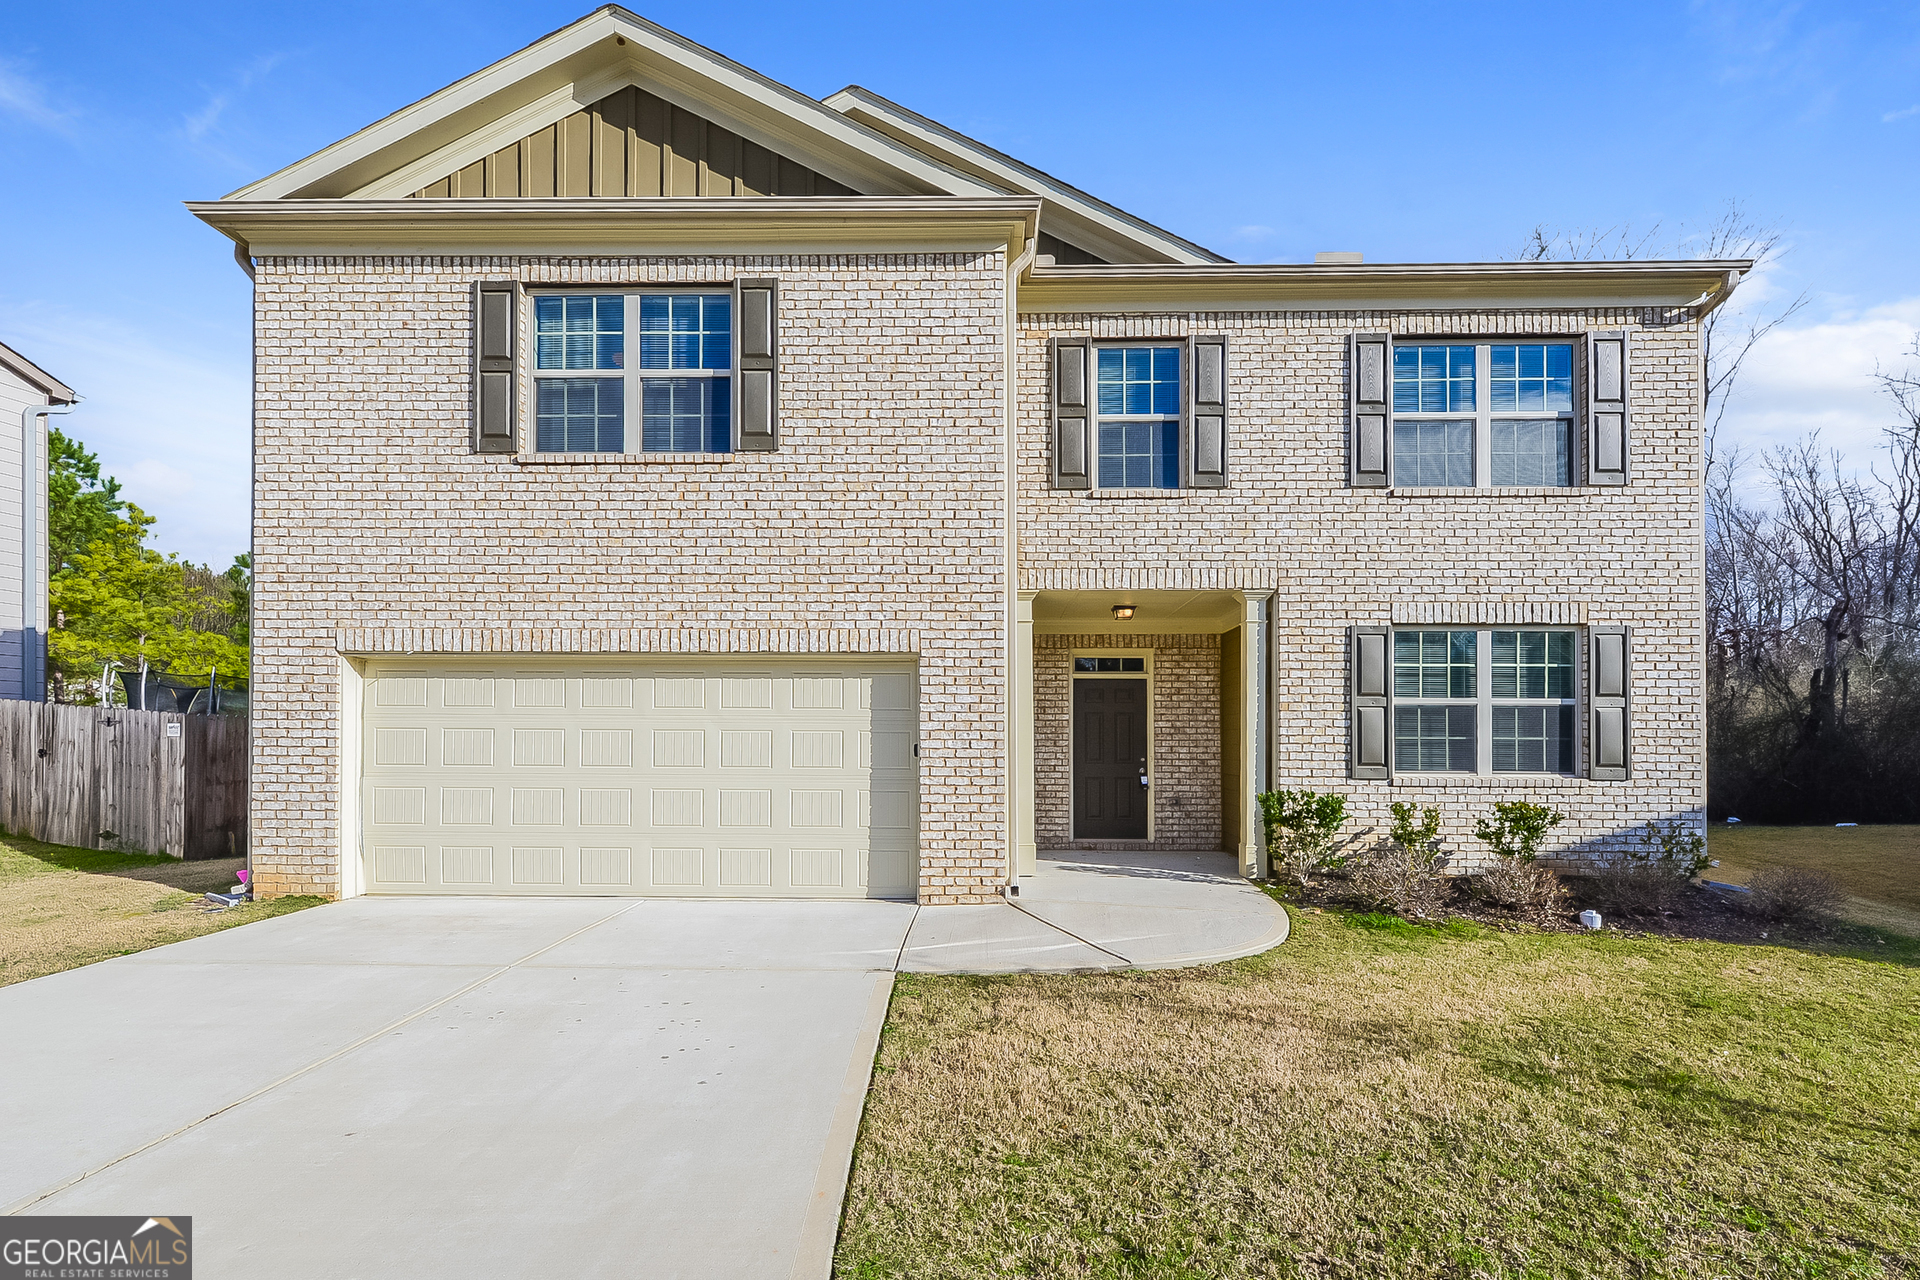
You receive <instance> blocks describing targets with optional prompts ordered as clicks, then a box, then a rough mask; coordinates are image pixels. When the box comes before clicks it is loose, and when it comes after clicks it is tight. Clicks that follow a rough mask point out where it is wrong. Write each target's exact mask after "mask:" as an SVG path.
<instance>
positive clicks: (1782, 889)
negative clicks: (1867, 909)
mask: <svg viewBox="0 0 1920 1280" xmlns="http://www.w3.org/2000/svg"><path fill="white" fill-rule="evenodd" d="M1747 888H1749V889H1751V890H1752V891H1753V892H1752V894H1751V895H1749V897H1748V901H1747V904H1746V905H1747V909H1748V910H1749V911H1751V912H1752V913H1753V914H1754V915H1757V916H1759V917H1760V918H1761V919H1762V920H1775V921H1779V922H1780V923H1783V924H1809V923H1812V922H1813V921H1815V920H1818V919H1820V918H1822V917H1824V916H1830V915H1832V914H1833V913H1834V912H1836V911H1838V910H1839V909H1840V907H1841V905H1842V904H1843V903H1845V902H1846V900H1847V891H1846V889H1845V888H1843V887H1842V886H1841V884H1840V881H1839V880H1838V879H1837V878H1836V877H1834V876H1833V875H1832V874H1830V873H1829V872H1825V871H1816V870H1814V869H1813V868H1812V867H1762V868H1760V870H1758V871H1756V872H1754V873H1753V875H1752V876H1750V877H1749V878H1748V880H1747Z"/></svg>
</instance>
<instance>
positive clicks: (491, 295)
mask: <svg viewBox="0 0 1920 1280" xmlns="http://www.w3.org/2000/svg"><path fill="white" fill-rule="evenodd" d="M519 304H520V285H519V283H518V282H517V281H513V280H478V281H475V282H474V286H473V449H474V452H476V453H512V452H513V450H514V425H515V422H514V420H515V418H517V417H518V415H519V407H520V397H519V395H518V394H516V390H517V389H516V387H515V379H516V378H517V377H518V376H519V374H518V372H517V369H518V367H519V363H520V362H519V347H520V343H519V333H520V305H519Z"/></svg>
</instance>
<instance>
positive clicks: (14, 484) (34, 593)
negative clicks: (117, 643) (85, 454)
mask: <svg viewBox="0 0 1920 1280" xmlns="http://www.w3.org/2000/svg"><path fill="white" fill-rule="evenodd" d="M79 400H80V397H79V396H77V395H75V394H74V393H73V390H72V389H71V388H70V387H68V386H67V385H66V384H65V383H64V382H62V381H60V379H58V378H56V377H54V376H53V375H52V374H50V373H48V372H47V371H46V370H44V369H42V368H41V367H40V366H39V365H36V364H35V363H33V361H31V360H29V359H27V358H26V357H25V356H23V355H21V354H20V353H19V352H17V351H15V350H14V349H13V348H11V347H9V346H6V345H4V344H0V698H24V699H26V700H27V701H29V702H45V701H46V700H47V425H46V424H47V415H48V414H49V413H70V412H72V409H73V406H74V405H75V404H77V403H78V402H79Z"/></svg>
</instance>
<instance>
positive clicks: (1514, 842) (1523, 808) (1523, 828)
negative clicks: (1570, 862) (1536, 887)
mask: <svg viewBox="0 0 1920 1280" xmlns="http://www.w3.org/2000/svg"><path fill="white" fill-rule="evenodd" d="M1565 820H1566V815H1564V814H1562V813H1560V812H1558V811H1557V810H1554V809H1549V808H1547V806H1546V805H1543V804H1534V803H1533V802H1532V801H1531V800H1502V801H1499V802H1497V803H1496V804H1495V805H1494V806H1493V817H1492V819H1491V820H1489V819H1487V818H1482V819H1480V821H1479V822H1477V823H1475V824H1474V828H1473V834H1474V837H1475V838H1476V839H1478V840H1480V841H1481V842H1482V843H1484V844H1485V845H1486V846H1487V847H1488V848H1490V849H1492V850H1493V851H1494V852H1495V853H1496V854H1498V855H1499V856H1500V857H1502V858H1517V859H1519V860H1520V861H1521V862H1532V861H1533V860H1534V859H1535V858H1536V857H1538V856H1539V854H1540V842H1541V841H1542V840H1545V839H1546V838H1547V832H1549V831H1551V830H1553V829H1554V828H1555V827H1557V826H1559V825H1560V824H1561V823H1562V822H1563V821H1565Z"/></svg>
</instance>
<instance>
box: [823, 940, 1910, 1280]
mask: <svg viewBox="0 0 1920 1280" xmlns="http://www.w3.org/2000/svg"><path fill="white" fill-rule="evenodd" d="M1295 924H1296V933H1295V936H1294V938H1293V939H1291V940H1290V941H1289V942H1288V943H1287V945H1286V946H1284V947H1282V948H1280V949H1278V950H1277V951H1274V952H1270V953H1268V955H1267V956H1264V957H1256V958H1254V959H1252V960H1248V961H1240V962H1236V963H1234V964H1232V965H1224V966H1218V967H1215V968H1209V969H1201V970H1189V971H1180V972H1169V973H1140V974H1121V975H1109V976H1097V977H1052V976H1044V977H1042V976H1026V977H1009V978H971V979H970V978H929V977H905V976H903V977H902V978H901V979H900V980H899V985H898V987H897V988H896V995H895V1000H894V1005H893V1009H892V1011H891V1015H890V1018H889V1021H888V1028H887V1033H886V1037H885V1040H884V1042H883V1045H882V1050H881V1054H880V1058H879V1062H878V1068H877V1070H876V1074H875V1079H874V1085H873V1090H872V1093H871V1095H870V1098H869V1102H868V1109H867V1116H866V1120H865V1123H864V1126H863V1130H862V1135H861V1139H860V1145H859V1148H858V1151H857V1154H856V1160H855V1167H854V1173H853V1178H852V1182H851V1186H850V1189H849V1193H848V1201H847V1209H846V1217H845V1223H844V1228H843V1232H842V1238H841V1248H840V1253H839V1257H838V1261H837V1266H836V1274H837V1275H839V1276H843V1277H860V1278H862V1280H871V1278H875V1277H881V1276H901V1277H914V1278H915V1280H923V1278H924V1280H934V1278H940V1277H954V1278H956V1280H957V1278H958V1277H968V1278H973V1277H1002V1276H1005V1277H1011V1276H1039V1277H1063V1278H1064V1277H1090V1278H1091V1277H1101V1278H1105V1277H1208V1278H1209V1280H1211V1278H1214V1277H1227V1278H1231V1277H1253V1276H1295V1275H1298V1276H1353V1277H1374V1276H1422V1277H1425V1276H1433V1277H1441V1276H1447V1277H1454V1276H1458V1277H1477V1276H1515V1277H1519V1276H1542V1277H1548V1276H1551V1277H1558V1276H1609V1277H1613V1276H1618V1277H1628V1276H1632V1277H1666V1276H1676V1277H1677V1276H1741V1277H1745V1276H1784V1275H1794V1276H1800V1275H1814V1274H1820V1275H1835V1276H1839V1275H1848V1276H1854V1275H1857V1276H1880V1275H1908V1274H1912V1273H1913V1270H1914V1269H1915V1268H1917V1267H1920V1209H1916V1207H1915V1203H1914V1201H1913V1198H1912V1196H1911V1189H1912V1187H1913V1186H1914V1185H1915V1182H1916V1179H1920V1132H1917V1131H1916V1129H1915V1123H1914V1119H1913V1116H1914V1112H1915V1108H1916V1106H1920V1063H1916V1060H1915V1055H1914V1054H1913V1053H1912V1045H1913V1043H1914V1042H1915V1039H1916V1037H1920V971H1916V969H1914V968H1912V967H1908V966H1910V965H1911V964H1912V963H1913V962H1914V961H1915V960H1916V959H1920V954H1916V953H1915V952H1913V951H1900V950H1897V949H1896V948H1892V947H1887V948H1886V951H1887V952H1892V953H1895V954H1897V956H1898V958H1899V959H1901V960H1902V961H1904V962H1905V963H1893V964H1888V963H1868V962H1862V961H1860V960H1857V959H1848V958H1837V957H1833V956H1819V955H1811V954H1807V953H1804V952H1798V951H1790V950H1785V949H1772V948H1751V947H1735V946H1727V945H1720V944H1701V943H1674V942H1665V941H1658V940H1652V939H1634V940H1625V939H1619V938H1603V937H1570V936H1567V935H1549V934H1517V935H1516V934H1508V933H1495V932H1492V931H1488V930H1482V929H1478V928H1474V927H1472V926H1465V925H1455V926H1450V927H1447V928H1443V929H1418V928H1415V927H1413V926H1409V925H1406V924H1404V923H1402V922H1399V921H1393V920H1389V919H1387V918H1384V917H1352V918H1346V917H1342V916H1340V915H1338V914H1335V913H1312V914H1296V916H1295ZM1884 945H1885V944H1882V946H1884Z"/></svg>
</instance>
